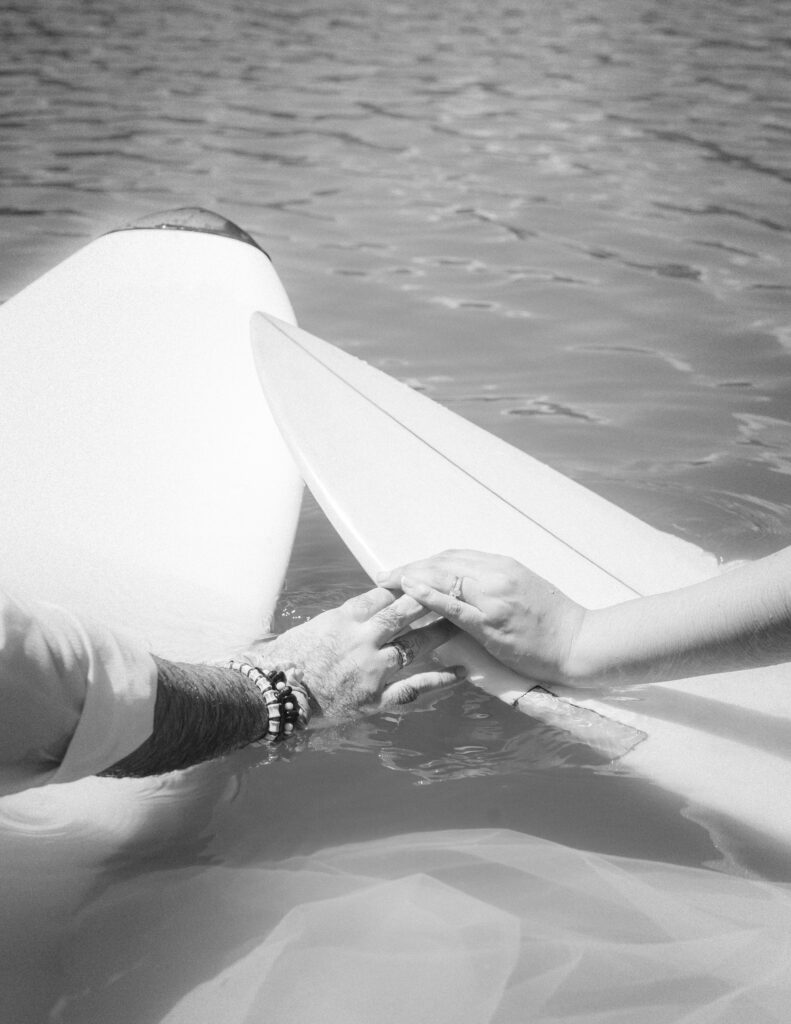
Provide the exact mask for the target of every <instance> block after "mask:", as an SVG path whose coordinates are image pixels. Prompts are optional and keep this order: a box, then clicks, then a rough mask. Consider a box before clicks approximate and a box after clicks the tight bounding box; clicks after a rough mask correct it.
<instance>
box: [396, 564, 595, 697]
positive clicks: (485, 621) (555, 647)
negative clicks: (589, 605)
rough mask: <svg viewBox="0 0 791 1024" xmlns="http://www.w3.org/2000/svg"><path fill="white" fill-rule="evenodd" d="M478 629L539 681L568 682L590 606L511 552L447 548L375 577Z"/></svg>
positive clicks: (494, 650)
mask: <svg viewBox="0 0 791 1024" xmlns="http://www.w3.org/2000/svg"><path fill="white" fill-rule="evenodd" d="M377 582H378V583H379V584H380V586H383V587H390V588H393V589H399V590H403V592H404V594H406V595H408V596H409V597H411V598H414V599H415V600H416V601H419V602H420V604H421V605H423V607H424V608H427V609H429V610H430V611H433V612H436V613H437V614H438V615H441V616H443V618H444V619H446V620H448V621H449V622H452V623H454V624H455V625H457V626H459V627H460V628H461V629H463V630H464V631H465V632H467V633H469V634H470V636H472V637H474V639H475V640H477V641H478V643H480V644H481V645H482V646H483V647H485V648H486V650H487V651H488V652H489V653H490V654H491V655H493V656H494V657H495V658H497V659H498V660H499V661H501V662H503V663H504V664H505V665H508V666H509V668H512V669H514V670H515V671H516V672H519V673H520V674H521V675H523V676H527V677H529V678H530V679H535V680H538V681H541V682H552V683H563V682H568V681H569V678H568V667H569V665H570V663H571V655H572V649H573V646H574V642H575V639H576V638H577V636H578V634H579V631H580V628H581V626H582V622H583V620H584V618H585V614H586V610H585V609H584V608H583V607H582V606H581V605H578V604H576V603H575V602H574V601H572V600H571V599H570V598H568V597H566V595H565V594H562V593H561V592H560V591H559V590H557V589H556V588H555V587H553V586H552V585H551V584H549V583H547V581H546V580H544V579H542V578H541V577H540V576H536V574H535V573H532V572H530V570H529V569H526V568H525V567H524V566H523V565H521V564H520V563H519V562H517V561H515V560H514V559H513V558H506V557H504V556H502V555H488V554H484V553H482V552H479V551H444V552H442V554H439V555H435V556H434V557H433V558H428V559H425V560H423V561H420V562H412V563H410V564H409V565H403V566H400V567H398V568H397V569H393V570H391V571H390V572H386V573H382V574H380V575H379V576H378V577H377Z"/></svg>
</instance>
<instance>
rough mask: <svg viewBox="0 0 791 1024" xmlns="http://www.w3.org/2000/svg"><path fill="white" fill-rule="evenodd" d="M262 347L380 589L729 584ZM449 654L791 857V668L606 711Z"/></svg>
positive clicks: (591, 589) (364, 375)
mask: <svg viewBox="0 0 791 1024" xmlns="http://www.w3.org/2000/svg"><path fill="white" fill-rule="evenodd" d="M252 338H253V347H254V351H255V356H256V362H257V365H258V370H259V376H260V380H261V384H262V386H263V389H264V392H265V393H266V396H267V400H268V402H269V405H270V408H271V409H272V412H273V414H274V417H275V420H276V421H277V423H278V425H279V427H280V429H281V431H282V433H283V437H284V439H285V440H286V442H287V444H288V445H289V448H290V449H291V451H292V453H293V455H294V458H295V459H296V461H297V462H298V464H299V466H300V470H301V472H302V474H303V476H304V478H305V481H306V483H307V484H308V486H309V487H310V489H311V490H312V491H313V493H314V495H315V497H316V499H317V500H318V502H319V503H320V505H321V506H322V508H323V509H324V511H325V513H326V514H327V516H328V518H329V519H330V521H331V522H332V524H333V525H334V526H335V528H336V529H337V531H338V532H339V534H340V536H341V537H342V538H343V540H344V541H345V542H346V544H347V545H348V547H349V548H350V550H351V551H352V553H353V554H354V556H355V557H356V558H357V560H358V561H359V563H360V564H361V566H362V567H363V568H364V569H365V570H366V571H367V572H368V573H369V574H370V575H371V576H372V577H373V576H374V575H375V573H376V572H378V571H379V570H381V569H385V568H390V567H392V566H394V565H398V564H401V563H403V562H407V561H411V560H413V559H416V558H422V557H426V556H428V555H430V554H432V553H435V552H437V551H440V550H443V549H446V548H473V549H479V550H484V551H491V552H497V553H501V554H507V555H510V556H512V557H515V558H517V559H519V560H520V561H521V562H523V563H524V564H525V565H527V566H528V567H529V568H531V569H532V570H533V571H535V572H537V573H539V574H540V575H542V576H544V577H545V578H547V579H548V580H550V581H551V582H553V583H554V584H555V585H557V586H558V587H559V588H560V589H562V590H564V591H565V592H566V593H567V594H569V596H571V597H572V598H574V599H575V600H577V601H579V602H580V603H582V604H585V605H587V606H588V607H603V606H606V605H608V604H612V603H616V602H619V601H623V600H628V599H629V598H633V597H635V596H638V595H641V594H650V593H657V592H661V591H665V590H670V589H674V588H676V587H679V586H683V585H686V584H690V583H694V582H697V581H700V580H702V579H706V578H708V577H710V576H712V575H713V574H715V573H716V572H718V571H719V569H718V565H717V562H716V559H715V558H714V557H713V556H712V555H710V554H707V553H705V552H704V551H702V550H700V549H699V548H697V547H695V546H694V545H691V544H689V543H688V542H686V541H683V540H680V539H679V538H676V537H673V536H670V535H668V534H665V533H662V532H660V531H658V530H656V529H654V528H652V527H650V526H649V525H647V524H645V523H643V522H641V521H640V520H638V519H636V518H635V517H634V516H631V515H630V514H628V513H627V512H625V511H624V510H622V509H620V508H618V507H617V506H615V505H613V504H611V503H610V502H607V501H606V500H604V499H603V498H601V497H599V496H598V495H595V494H593V493H592V492H591V491H588V490H587V489H586V488H584V487H582V486H580V485H579V484H577V483H575V482H573V481H571V480H569V479H568V478H566V477H564V476H563V475H562V474H560V473H557V472H556V471H554V470H552V469H550V468H549V467H547V466H545V465H543V464H542V463H540V462H538V461H537V460H535V459H533V458H531V457H530V456H529V455H527V454H526V453H524V452H521V451H519V450H518V449H516V448H514V447H512V446H510V445H508V444H506V443H505V442H503V441H501V440H499V439H498V438H495V437H494V436H492V435H491V434H489V433H487V432H486V431H484V430H481V429H480V428H478V427H476V426H474V425H473V424H471V423H469V422H467V421H466V420H464V419H463V418H462V417H460V416H458V415H456V414H455V413H452V412H450V411H449V410H447V409H444V408H442V407H440V406H439V405H437V404H436V403H435V402H433V401H431V400H430V399H428V398H426V397H425V396H424V395H421V394H418V393H417V392H415V391H414V390H413V389H411V388H409V387H407V386H406V385H403V384H401V383H400V382H398V381H395V380H393V379H392V378H390V377H388V376H387V375H386V374H384V373H382V372H381V371H379V370H377V369H375V368H373V367H371V366H370V365H368V364H366V363H364V362H363V361H361V360H359V359H357V358H355V357H353V356H351V355H349V354H348V353H346V352H343V351H342V350H341V349H339V348H337V347H335V346H333V345H331V344H329V343H327V342H325V341H322V340H321V339H319V338H316V337H315V336H313V335H310V334H308V333H307V332H306V331H303V330H300V329H299V328H296V327H294V326H293V325H290V324H287V323H283V322H280V321H278V320H277V318H276V317H272V316H267V315H263V314H259V315H256V316H255V317H254V319H253V324H252ZM446 657H447V659H448V660H456V659H459V660H463V661H464V662H465V663H466V664H467V665H468V666H469V667H470V670H471V679H472V680H473V681H474V682H476V683H477V684H478V685H480V686H482V687H483V688H485V689H486V690H488V691H489V692H490V693H492V694H494V695H495V696H497V697H499V698H500V699H502V700H504V701H506V702H508V703H513V702H515V701H516V702H517V706H518V707H519V709H520V710H521V711H524V712H526V713H527V714H531V715H534V716H536V717H538V718H541V719H543V720H545V721H548V722H550V723H552V724H555V725H558V726H559V727H562V728H565V729H568V730H570V731H571V732H572V733H573V734H574V735H575V736H576V737H577V738H580V739H586V738H587V739H589V741H590V742H591V744H592V745H593V746H595V747H597V749H599V750H602V751H604V752H607V753H608V756H612V757H613V759H617V760H618V761H619V763H620V764H622V765H623V766H624V767H628V768H630V769H633V770H635V771H637V772H640V773H643V774H645V775H648V776H649V777H650V778H652V779H653V780H655V781H656V782H657V783H659V784H661V785H663V786H665V787H667V788H669V789H671V790H673V791H675V792H677V793H679V794H681V795H682V796H683V797H685V798H686V799H687V800H688V802H689V804H690V813H691V814H694V815H695V816H697V817H699V818H700V819H701V820H703V819H705V821H706V824H707V826H708V827H709V828H710V830H711V831H712V832H714V833H718V834H719V841H720V843H721V844H725V843H730V844H731V845H733V843H737V844H738V843H739V842H741V841H742V840H744V839H745V837H747V836H748V835H749V833H750V832H751V831H752V830H754V831H755V832H756V833H757V834H758V835H759V836H760V837H761V841H762V842H766V843H777V844H780V845H781V846H783V847H791V810H789V805H788V801H787V793H788V792H789V786H790V785H791V686H789V668H788V666H777V667H774V668H769V669H760V670H751V671H749V672H736V673H727V674H720V675H716V676H706V677H701V678H696V679H694V680H682V681H678V682H673V683H667V684H662V685H657V684H654V685H652V686H646V687H641V688H639V690H638V689H634V690H631V691H629V693H628V699H623V698H618V697H610V698H597V699H591V698H590V696H588V695H586V694H585V693H584V692H582V691H576V692H573V693H572V692H570V691H568V690H566V691H565V692H564V693H562V694H561V693H560V691H558V692H557V693H555V694H549V693H546V692H541V691H537V692H534V693H528V694H527V695H525V696H521V695H522V694H524V691H525V689H526V684H525V680H524V679H523V678H521V677H519V676H516V675H515V674H514V673H512V672H510V671H509V670H507V669H505V668H504V667H503V666H501V665H500V664H499V663H497V662H495V661H494V660H493V659H491V658H490V657H489V656H488V655H487V654H486V652H484V651H483V650H482V649H481V648H480V647H479V646H478V645H476V644H474V643H473V642H472V641H470V640H469V639H467V638H465V639H464V640H462V641H454V642H453V644H451V645H448V649H447V653H446ZM528 685H529V684H528Z"/></svg>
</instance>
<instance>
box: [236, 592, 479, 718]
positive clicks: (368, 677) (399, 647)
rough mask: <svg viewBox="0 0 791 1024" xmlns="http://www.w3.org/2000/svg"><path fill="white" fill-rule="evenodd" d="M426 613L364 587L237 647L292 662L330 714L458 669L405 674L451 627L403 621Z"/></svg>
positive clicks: (364, 708) (420, 689) (412, 693)
mask: <svg viewBox="0 0 791 1024" xmlns="http://www.w3.org/2000/svg"><path fill="white" fill-rule="evenodd" d="M425 614H426V610H425V608H423V607H422V606H421V605H420V604H419V603H418V602H417V601H415V600H414V599H413V598H411V597H406V596H402V597H398V598H396V597H394V595H393V594H392V593H390V591H388V590H382V589H376V590H370V591H368V592H367V593H365V594H359V595H358V596H356V597H353V598H351V599H350V600H348V601H346V602H345V603H344V604H342V605H341V606H340V607H338V608H333V609H331V610H330V611H326V612H323V613H322V614H321V615H317V616H316V617H315V618H313V619H310V620H309V621H308V622H305V623H302V624H301V625H299V626H295V627H294V628H293V629H290V630H288V632H286V633H283V634H282V635H281V636H279V637H277V639H275V640H272V641H269V642H267V643H266V644H262V645H256V646H255V647H253V648H250V649H248V650H246V651H244V652H243V653H241V654H240V655H237V657H239V658H240V659H241V660H244V661H249V662H251V663H252V664H255V665H258V666H259V667H261V668H269V667H272V666H273V665H275V664H288V663H290V664H293V665H294V666H295V667H296V669H297V671H298V672H299V671H301V674H302V680H303V683H304V685H305V686H306V687H307V688H308V690H309V691H310V694H311V695H312V697H313V699H314V701H315V702H316V703H317V704H318V706H319V708H320V711H321V714H323V715H324V716H326V717H327V718H329V719H334V720H338V719H347V718H353V717H356V716H358V715H360V714H365V713H369V712H373V711H381V710H384V709H386V708H392V707H397V706H399V705H402V704H407V703H409V702H410V701H413V700H415V698H416V697H418V696H419V695H420V694H422V693H426V692H427V691H430V690H435V689H437V688H438V687H441V686H447V685H448V684H450V683H452V682H455V681H456V680H457V679H461V678H463V677H464V670H463V669H462V668H460V667H456V668H450V669H444V668H433V669H427V668H424V670H423V671H420V672H418V673H416V674H413V675H408V676H406V677H405V676H404V670H405V669H406V667H407V666H408V665H410V664H411V663H412V662H419V661H420V659H421V658H424V657H425V656H426V655H427V654H429V653H430V652H431V651H433V650H434V649H435V648H436V647H439V646H440V645H441V644H444V643H445V642H446V641H447V640H449V639H450V638H451V636H452V635H453V634H454V633H455V632H456V629H455V627H454V626H453V625H451V624H450V623H448V622H437V623H434V624H432V625H430V626H425V627H423V628H418V629H414V630H413V629H410V628H409V627H410V625H411V624H412V623H413V622H415V621H416V620H417V619H419V618H421V617H423V616H424V615H425Z"/></svg>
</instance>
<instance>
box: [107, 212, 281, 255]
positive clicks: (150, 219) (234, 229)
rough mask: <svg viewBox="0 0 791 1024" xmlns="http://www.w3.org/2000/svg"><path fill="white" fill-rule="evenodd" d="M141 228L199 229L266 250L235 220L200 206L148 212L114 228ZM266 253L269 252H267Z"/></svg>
mask: <svg viewBox="0 0 791 1024" xmlns="http://www.w3.org/2000/svg"><path fill="white" fill-rule="evenodd" d="M141 229H142V230H170V231H197V232H200V233H202V234H205V235H221V236H222V237H224V238H232V239H235V240H236V241H237V242H246V243H247V245H252V246H253V247H254V248H255V249H258V250H260V251H261V252H264V250H263V249H262V248H261V246H260V245H259V244H258V242H256V240H255V239H254V238H253V237H252V236H251V235H248V233H247V232H246V231H243V230H242V228H240V227H239V225H238V224H234V223H233V221H230V220H228V218H227V217H223V216H222V215H221V214H219V213H213V212H212V211H211V210H204V209H203V208H202V207H200V206H181V207H177V208H176V209H174V210H165V211H163V212H161V213H152V214H148V215H147V216H145V217H142V218H141V219H140V220H136V221H134V223H132V224H127V225H125V226H124V227H122V228H115V229H114V230H116V231H139V230H141ZM108 233H109V232H108ZM265 255H268V254H267V253H265Z"/></svg>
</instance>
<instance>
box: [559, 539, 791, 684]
mask: <svg viewBox="0 0 791 1024" xmlns="http://www.w3.org/2000/svg"><path fill="white" fill-rule="evenodd" d="M783 661H791V550H788V549H787V550H785V551H780V552H778V553H777V554H775V555H770V556H769V557H768V558H764V559H761V560H760V561H758V562H754V563H751V564H749V565H744V566H741V567H739V568H737V569H734V570H732V571H731V572H727V573H724V574H723V575H721V576H717V577H714V578H713V579H710V580H706V581H705V582H703V583H699V584H696V585H694V586H691V587H685V588H683V589H681V590H677V591H673V592H671V593H668V594H657V595H655V596H651V597H645V598H637V599H635V600H633V601H627V602H625V603H623V604H620V605H615V606H613V607H612V608H605V609H601V610H597V611H592V612H588V613H586V615H585V619H584V621H583V624H582V626H581V628H580V630H579V634H578V636H577V638H576V640H575V642H574V645H573V648H572V652H571V656H570V660H569V665H568V672H567V681H568V682H571V683H574V682H583V681H592V680H607V681H609V682H616V683H618V682H620V683H641V682H652V681H656V680H662V679H680V678H685V677H687V676H695V675H703V674H708V673H713V672H720V671H723V672H725V671H732V670H734V669H739V668H754V667H757V666H761V665H768V664H777V663H779V662H783Z"/></svg>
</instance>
